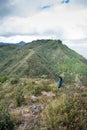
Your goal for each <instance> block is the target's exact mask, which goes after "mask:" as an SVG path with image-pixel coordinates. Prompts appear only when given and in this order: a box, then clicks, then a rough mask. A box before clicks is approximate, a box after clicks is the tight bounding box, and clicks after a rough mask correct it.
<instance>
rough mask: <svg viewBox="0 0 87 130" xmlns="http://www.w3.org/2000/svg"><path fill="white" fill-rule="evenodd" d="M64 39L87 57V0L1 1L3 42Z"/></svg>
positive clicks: (0, 15)
mask: <svg viewBox="0 0 87 130" xmlns="http://www.w3.org/2000/svg"><path fill="white" fill-rule="evenodd" d="M36 39H60V40H62V41H63V43H64V44H66V45H68V46H69V47H70V48H72V49H74V50H76V51H77V52H79V53H80V54H82V55H83V56H84V57H86V58H87V0H0V42H10V43H17V42H20V41H25V42H30V41H32V40H36Z"/></svg>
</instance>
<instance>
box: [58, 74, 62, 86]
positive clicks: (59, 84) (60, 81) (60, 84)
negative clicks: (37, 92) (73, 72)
mask: <svg viewBox="0 0 87 130" xmlns="http://www.w3.org/2000/svg"><path fill="white" fill-rule="evenodd" d="M62 82H63V80H62V77H61V76H59V79H58V88H61V87H62Z"/></svg>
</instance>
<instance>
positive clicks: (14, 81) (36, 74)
mask: <svg viewBox="0 0 87 130" xmlns="http://www.w3.org/2000/svg"><path fill="white" fill-rule="evenodd" d="M58 75H61V76H62V77H63V85H62V87H61V88H58V85H57V81H56V79H57V78H58ZM86 78H87V60H86V59H85V58H83V57H82V56H81V55H79V54H77V53H76V52H75V51H73V50H71V49H69V48H68V47H67V46H65V45H63V44H62V42H61V41H60V40H37V41H33V42H31V43H28V44H25V45H24V46H18V45H5V46H1V47H0V130H87V81H86ZM82 83H85V84H82Z"/></svg>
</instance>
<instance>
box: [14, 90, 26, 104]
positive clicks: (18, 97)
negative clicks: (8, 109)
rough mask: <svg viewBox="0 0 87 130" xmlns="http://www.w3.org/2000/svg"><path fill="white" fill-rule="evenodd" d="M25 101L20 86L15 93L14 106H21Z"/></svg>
mask: <svg viewBox="0 0 87 130" xmlns="http://www.w3.org/2000/svg"><path fill="white" fill-rule="evenodd" d="M24 102H25V98H24V94H23V91H22V89H21V88H20V89H19V90H18V91H17V93H16V106H21V105H22V104H23V103H24Z"/></svg>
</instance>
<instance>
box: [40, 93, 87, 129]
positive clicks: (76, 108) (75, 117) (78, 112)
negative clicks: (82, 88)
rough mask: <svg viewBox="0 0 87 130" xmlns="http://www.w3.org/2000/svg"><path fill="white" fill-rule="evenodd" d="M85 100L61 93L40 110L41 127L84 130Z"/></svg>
mask: <svg viewBox="0 0 87 130" xmlns="http://www.w3.org/2000/svg"><path fill="white" fill-rule="evenodd" d="M86 107H87V101H86V100H83V99H82V98H80V97H73V96H66V95H62V96H60V98H59V99H58V100H57V99H56V100H53V101H52V102H50V104H49V105H48V106H47V107H46V108H45V109H44V111H43V112H42V121H41V129H44V130H59V129H60V128H61V129H63V130H64V128H66V130H86V128H87V113H86V112H87V111H86Z"/></svg>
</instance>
